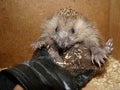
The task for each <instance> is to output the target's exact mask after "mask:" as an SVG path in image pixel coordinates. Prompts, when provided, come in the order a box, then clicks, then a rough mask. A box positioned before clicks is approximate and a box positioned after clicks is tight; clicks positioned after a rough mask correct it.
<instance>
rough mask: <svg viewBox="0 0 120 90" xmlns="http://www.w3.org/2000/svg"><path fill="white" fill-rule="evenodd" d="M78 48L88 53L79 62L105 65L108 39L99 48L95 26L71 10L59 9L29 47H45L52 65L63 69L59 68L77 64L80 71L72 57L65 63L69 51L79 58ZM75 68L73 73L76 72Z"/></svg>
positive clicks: (111, 48) (109, 41)
mask: <svg viewBox="0 0 120 90" xmlns="http://www.w3.org/2000/svg"><path fill="white" fill-rule="evenodd" d="M81 45H82V51H87V52H85V53H88V55H87V56H84V54H85V53H84V54H83V55H82V60H83V59H84V58H83V56H84V57H85V60H84V61H85V62H88V61H89V64H90V65H93V66H98V67H102V65H103V64H105V60H106V59H107V58H108V55H109V54H110V53H111V52H112V50H113V41H112V39H109V40H108V42H107V43H106V45H105V46H103V43H102V39H101V35H100V33H99V31H98V29H97V27H96V26H95V25H93V24H92V23H91V22H90V21H89V20H88V19H87V18H86V17H84V16H83V15H81V14H79V13H78V12H76V11H75V10H73V9H71V8H64V9H60V10H59V11H58V12H56V13H55V14H54V15H53V16H52V17H51V18H49V19H48V20H47V21H46V22H45V24H44V26H43V32H42V34H41V36H40V38H39V39H38V40H36V41H35V42H34V43H33V44H32V45H31V46H32V47H33V48H34V49H37V48H42V47H43V46H46V47H48V48H49V50H48V52H49V53H50V55H51V57H53V58H54V61H55V62H57V63H59V65H61V64H60V63H62V65H65V64H63V63H66V65H65V66H62V67H64V68H67V67H69V66H71V67H72V65H73V64H71V63H77V64H78V66H79V68H82V66H81V65H80V64H79V63H80V62H78V60H79V61H80V60H81V59H79V58H78V57H75V55H74V54H73V55H72V54H71V55H70V56H71V57H72V59H69V62H68V60H67V59H66V58H65V57H66V55H68V53H69V54H70V52H71V53H72V51H73V53H75V52H76V51H77V54H80V52H79V50H80V49H81V48H80V47H81ZM83 48H86V49H83ZM74 50H75V51H74ZM73 58H75V59H73ZM76 58H77V59H76ZM72 60H73V61H72ZM75 61H76V62H75ZM91 63H92V64H91ZM67 64H69V65H67ZM74 68H75V67H74ZM77 68H78V67H76V70H78V69H77ZM72 69H73V68H72ZM69 70H70V67H69Z"/></svg>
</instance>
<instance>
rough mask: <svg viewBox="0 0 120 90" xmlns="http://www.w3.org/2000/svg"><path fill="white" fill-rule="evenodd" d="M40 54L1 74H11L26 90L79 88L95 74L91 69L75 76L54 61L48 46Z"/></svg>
mask: <svg viewBox="0 0 120 90" xmlns="http://www.w3.org/2000/svg"><path fill="white" fill-rule="evenodd" d="M39 54H40V55H38V56H36V57H33V58H32V60H29V61H26V62H24V63H22V64H19V65H17V66H14V67H11V68H9V69H6V70H3V71H2V72H1V74H2V75H7V76H10V77H11V80H14V82H15V83H16V84H20V85H22V86H23V87H24V88H25V90H79V89H81V88H82V87H83V86H84V85H85V84H86V83H87V82H88V81H89V80H90V79H91V76H93V73H94V71H92V70H89V71H85V72H83V73H81V74H79V75H78V76H76V77H73V76H72V75H71V74H70V73H69V72H68V71H66V70H65V69H63V68H61V67H60V66H58V65H57V64H55V63H54V62H53V59H52V58H51V57H50V56H49V54H48V52H47V49H46V48H42V49H41V50H40V52H39ZM0 87H2V86H1V85H0ZM0 90H5V89H0ZM6 90H7V89H6ZM8 90H12V89H8Z"/></svg>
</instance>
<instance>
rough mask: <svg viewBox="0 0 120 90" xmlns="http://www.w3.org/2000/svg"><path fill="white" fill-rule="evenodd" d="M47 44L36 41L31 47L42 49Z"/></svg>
mask: <svg viewBox="0 0 120 90" xmlns="http://www.w3.org/2000/svg"><path fill="white" fill-rule="evenodd" d="M45 44H46V43H45V42H44V41H36V42H34V43H33V44H31V47H32V48H33V49H37V48H41V47H43V46H44V45H45Z"/></svg>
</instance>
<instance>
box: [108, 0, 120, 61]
mask: <svg viewBox="0 0 120 90" xmlns="http://www.w3.org/2000/svg"><path fill="white" fill-rule="evenodd" d="M110 6H111V7H110V32H109V33H110V36H112V37H113V39H114V51H113V56H114V57H115V58H116V59H118V60H120V0H111V2H110Z"/></svg>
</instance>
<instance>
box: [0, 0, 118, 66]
mask: <svg viewBox="0 0 120 90" xmlns="http://www.w3.org/2000/svg"><path fill="white" fill-rule="evenodd" d="M115 1H116V2H115ZM115 1H114V0H112V1H111V2H110V0H0V67H6V66H11V65H15V64H17V63H20V62H22V61H24V60H29V59H30V58H31V56H32V53H33V50H32V49H31V47H30V44H31V43H32V42H33V41H35V40H36V39H37V38H38V37H39V36H40V32H41V31H42V29H41V28H40V26H41V24H42V23H43V22H44V21H45V20H46V19H47V18H48V17H50V16H51V15H52V14H53V13H54V12H55V11H57V10H59V9H60V8H64V7H71V8H73V9H75V10H77V11H78V12H80V13H82V14H83V15H84V16H86V17H88V19H89V20H91V21H92V22H95V24H96V25H97V27H98V28H99V29H100V32H101V34H102V36H103V38H104V40H107V39H108V37H109V36H111V33H112V31H113V30H114V28H116V29H115V30H116V34H118V32H120V31H119V30H118V29H117V27H118V28H119V29H120V27H119V25H120V24H119V25H118V26H116V22H115V20H116V19H117V20H118V18H119V19H120V15H119V14H120V13H117V12H116V9H115V8H118V7H114V6H113V7H112V10H113V11H114V13H117V16H118V18H112V19H111V22H110V17H114V16H116V14H112V11H111V10H110V9H111V7H110V5H113V3H114V4H115V3H117V1H118V0H115ZM119 6H120V5H119ZM110 14H111V15H110ZM112 21H114V23H115V24H114V26H112V25H113V24H112V23H113V22H112ZM118 22H119V21H118ZM109 25H111V27H110V26H109ZM109 27H110V28H112V29H111V33H110V31H109ZM113 32H114V31H113ZM112 36H113V37H114V38H115V39H116V38H117V39H116V40H115V44H116V48H117V49H118V50H119V51H120V48H119V47H118V46H119V44H118V41H119V40H118V37H120V36H119V35H117V36H115V34H114V35H113V34H112ZM116 53H117V52H116ZM114 55H115V54H114ZM117 57H118V56H117Z"/></svg>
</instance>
